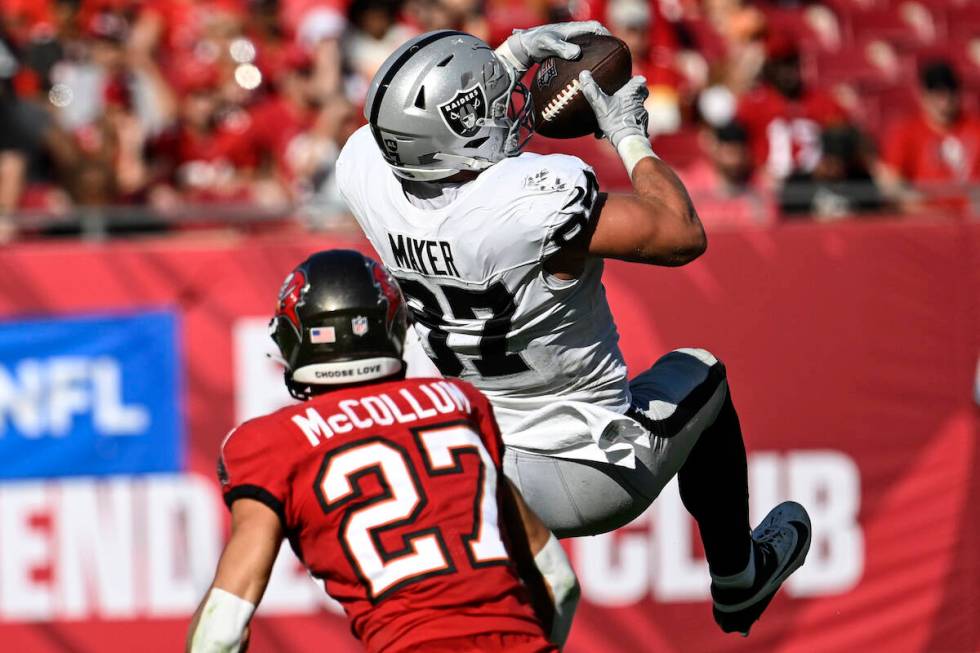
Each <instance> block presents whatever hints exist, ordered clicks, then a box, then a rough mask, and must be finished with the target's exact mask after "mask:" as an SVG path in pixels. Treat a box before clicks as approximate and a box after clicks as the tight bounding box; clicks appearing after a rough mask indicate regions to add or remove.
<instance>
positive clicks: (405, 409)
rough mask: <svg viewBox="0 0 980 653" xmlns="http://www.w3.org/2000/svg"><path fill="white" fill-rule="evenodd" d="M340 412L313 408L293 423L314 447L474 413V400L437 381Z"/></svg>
mask: <svg viewBox="0 0 980 653" xmlns="http://www.w3.org/2000/svg"><path fill="white" fill-rule="evenodd" d="M337 408H339V409H340V410H339V411H338V412H335V413H331V414H330V415H322V414H321V413H320V412H319V411H318V410H317V409H316V408H314V407H312V406H311V407H309V408H307V409H306V411H305V412H304V414H302V415H293V416H292V422H293V424H295V425H296V426H297V427H299V429H300V430H301V431H302V432H303V435H304V436H306V439H307V440H309V442H310V445H311V446H314V447H315V446H317V445H318V444H320V442H321V441H322V440H323V439H329V438H332V437H333V436H334V435H336V434H339V433H350V432H351V431H353V430H355V429H359V430H363V429H370V428H376V427H378V426H390V425H392V424H394V423H396V422H397V423H398V424H409V423H411V422H416V421H419V420H423V419H428V418H430V417H435V416H436V415H446V414H449V413H452V412H455V411H463V412H467V413H468V412H469V411H470V401H469V399H467V397H466V395H465V394H464V393H463V391H462V390H460V389H459V387H457V386H456V385H454V384H453V383H450V382H448V381H433V382H432V383H426V384H422V385H419V386H418V387H417V388H414V389H413V388H400V389H399V390H398V392H392V393H390V394H389V393H386V392H381V393H378V394H372V395H365V396H362V397H359V398H357V399H344V400H342V401H340V402H338V403H337Z"/></svg>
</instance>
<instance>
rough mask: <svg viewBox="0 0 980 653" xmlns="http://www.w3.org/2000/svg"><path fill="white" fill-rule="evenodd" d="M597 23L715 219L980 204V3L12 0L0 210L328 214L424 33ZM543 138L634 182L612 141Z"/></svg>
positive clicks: (491, 36) (2, 101) (613, 180)
mask: <svg viewBox="0 0 980 653" xmlns="http://www.w3.org/2000/svg"><path fill="white" fill-rule="evenodd" d="M587 19H597V20H601V21H602V22H603V23H605V24H606V25H607V26H608V27H609V28H610V29H611V30H612V31H613V33H614V34H615V35H617V36H619V37H620V38H622V39H623V40H624V41H625V42H626V43H627V44H628V45H629V47H630V50H631V52H632V55H633V62H634V68H635V72H636V73H637V74H643V75H645V76H646V78H647V82H648V85H649V87H650V98H649V100H648V109H649V110H650V116H651V133H652V135H653V136H654V149H655V150H656V151H657V152H658V153H659V154H660V155H661V156H662V157H663V158H664V159H665V160H667V161H668V162H670V163H672V164H673V165H675V167H676V168H677V169H678V171H679V173H680V175H681V177H682V178H683V179H684V181H685V182H686V184H687V185H688V188H689V190H690V191H691V194H692V196H693V198H694V200H695V203H696V205H697V207H698V209H699V213H700V214H701V216H702V219H703V220H704V221H705V222H706V223H708V224H709V225H712V224H714V225H722V224H769V223H772V222H774V221H776V220H780V219H793V218H796V217H808V218H815V219H834V218H838V217H843V216H852V215H855V214H858V215H874V214H883V213H889V214H895V213H917V214H927V215H930V216H969V215H974V214H975V213H977V211H975V210H974V207H973V202H972V198H971V192H970V189H971V188H972V186H973V184H974V183H975V182H976V181H978V178H980V119H978V118H977V114H976V113H975V110H976V109H977V108H978V107H977V106H976V105H977V91H978V90H980V3H976V2H973V1H972V0H822V1H821V2H807V1H804V0H757V1H755V2H753V1H750V0H580V1H578V2H572V3H561V2H557V1H555V0H142V1H140V0H0V217H2V216H21V215H31V214H42V215H67V214H72V213H78V212H85V211H93V210H98V209H99V208H100V207H115V209H116V210H120V208H121V209H122V210H124V211H125V210H126V208H127V207H129V209H130V210H131V211H132V212H134V213H135V212H143V213H145V214H147V215H157V216H167V215H184V216H187V215H189V214H196V215H197V216H198V217H202V218H204V221H205V222H206V221H207V217H208V216H217V215H225V216H233V215H236V214H243V212H248V211H253V212H254V211H256V210H260V211H261V210H265V211H270V212H279V213H283V214H291V215H298V214H302V215H304V216H307V220H308V221H310V222H312V223H313V225H314V226H316V225H325V226H329V225H330V222H329V219H327V218H332V216H337V215H342V214H343V213H344V207H343V204H342V202H341V201H340V199H339V197H338V196H337V194H336V192H335V189H334V187H333V183H332V179H333V165H334V162H335V160H336V156H337V153H338V151H339V149H340V148H341V147H342V146H343V144H344V142H345V141H346V139H347V137H348V136H349V135H350V134H351V133H352V132H353V131H354V130H355V129H357V127H358V126H359V125H360V124H362V123H363V118H362V116H361V105H362V102H363V99H364V96H365V93H366V91H367V86H368V84H369V82H370V80H371V78H372V76H373V74H374V72H375V71H376V70H377V68H378V67H379V66H380V64H381V63H382V62H383V61H384V59H385V58H386V57H387V56H388V54H389V53H390V52H392V51H393V50H394V49H395V48H396V47H397V46H398V45H400V44H401V43H402V42H403V41H404V40H406V39H407V38H409V37H410V36H412V35H414V34H416V33H419V32H423V31H428V30H432V29H440V28H454V29H461V30H464V31H467V32H470V33H473V34H475V35H477V36H479V37H481V38H484V39H485V40H487V41H489V42H490V43H491V44H493V45H496V44H498V43H499V42H501V41H502V40H503V39H504V38H506V36H507V35H508V34H509V33H510V32H511V30H512V29H514V28H523V27H529V26H533V25H537V24H541V23H546V22H553V21H559V20H587ZM532 145H533V147H532V149H538V150H539V151H569V150H571V151H572V153H579V154H582V155H583V156H584V157H585V158H587V160H589V161H590V162H592V163H594V165H596V167H597V168H598V169H599V173H600V177H602V178H603V179H604V180H605V181H606V182H607V186H615V185H616V184H626V183H628V180H625V178H624V175H623V173H622V170H621V166H619V164H618V161H617V160H616V159H615V154H613V153H611V150H610V149H609V148H604V149H603V147H602V145H601V144H600V143H598V142H596V141H594V140H592V139H579V140H578V141H573V142H567V143H563V142H555V141H550V142H549V141H547V140H546V139H541V138H537V139H534V140H532ZM325 220H326V222H325ZM17 224H18V223H15V222H14V221H13V220H12V219H11V218H9V217H7V218H6V219H5V220H4V221H3V222H2V223H0V232H3V233H5V234H6V235H7V237H9V236H10V235H11V234H12V233H13V232H14V231H15V230H16V229H17V228H18V227H17V226H16V225H17ZM3 233H0V238H2V237H3Z"/></svg>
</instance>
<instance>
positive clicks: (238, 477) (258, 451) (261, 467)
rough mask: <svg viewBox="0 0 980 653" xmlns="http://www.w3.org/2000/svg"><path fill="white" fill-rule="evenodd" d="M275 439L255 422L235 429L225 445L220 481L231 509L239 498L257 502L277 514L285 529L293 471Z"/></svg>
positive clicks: (223, 444)
mask: <svg viewBox="0 0 980 653" xmlns="http://www.w3.org/2000/svg"><path fill="white" fill-rule="evenodd" d="M274 439H275V434H270V433H266V432H263V431H262V430H261V428H260V427H257V426H256V425H255V424H253V423H252V422H246V423H245V424H242V425H241V426H239V427H238V428H236V429H235V430H233V431H232V432H231V433H229V434H228V436H227V437H226V438H225V441H224V443H222V445H221V454H220V456H219V457H218V480H220V481H221V491H222V495H223V498H224V501H225V505H227V506H228V508H229V509H230V508H231V504H233V503H234V502H235V501H237V500H238V499H254V500H255V501H259V502H260V503H263V504H265V505H266V506H267V507H268V508H269V509H270V510H272V511H273V512H274V513H276V515H278V516H279V521H280V522H282V525H283V529H284V530H285V529H286V500H287V497H288V491H289V485H288V478H289V470H288V469H287V466H286V464H285V463H284V462H283V461H282V460H281V456H280V455H278V454H277V452H276V450H275V448H274V447H273V446H271V443H272V442H273V441H274Z"/></svg>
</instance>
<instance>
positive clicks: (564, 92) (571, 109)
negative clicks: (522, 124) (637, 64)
mask: <svg viewBox="0 0 980 653" xmlns="http://www.w3.org/2000/svg"><path fill="white" fill-rule="evenodd" d="M568 40H569V41H570V42H571V43H575V44H576V45H579V46H580V47H581V48H582V54H581V56H580V57H579V58H577V59H575V60H573V61H566V60H564V59H559V58H557V57H551V58H549V59H545V60H544V61H542V62H541V66H540V67H539V68H538V70H537V73H535V75H534V80H533V81H532V82H531V89H530V91H531V98H532V99H533V101H534V131H535V132H537V133H538V134H541V135H542V136H547V137H548V138H577V137H579V136H586V135H588V134H594V133H596V132H597V131H598V129H599V125H598V123H597V122H596V118H595V114H594V113H593V111H592V107H591V106H589V103H588V101H586V99H585V97H584V96H583V95H582V89H581V84H580V83H579V80H578V74H579V72H581V71H583V70H588V71H590V72H591V73H592V77H593V79H595V81H596V83H597V84H598V85H599V88H601V89H602V90H603V92H605V93H606V94H607V95H612V94H613V93H615V92H616V91H618V90H619V89H620V88H621V87H622V86H623V85H625V84H626V82H628V81H629V80H630V75H631V74H632V70H633V59H632V57H630V51H629V48H627V47H626V44H625V43H623V42H622V41H620V40H619V39H617V38H616V37H614V36H604V35H601V34H587V35H584V36H575V37H572V38H570V39H568Z"/></svg>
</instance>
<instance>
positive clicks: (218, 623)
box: [191, 587, 255, 653]
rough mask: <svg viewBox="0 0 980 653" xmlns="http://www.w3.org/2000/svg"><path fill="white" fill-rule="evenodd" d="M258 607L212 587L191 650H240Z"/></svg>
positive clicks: (223, 652)
mask: <svg viewBox="0 0 980 653" xmlns="http://www.w3.org/2000/svg"><path fill="white" fill-rule="evenodd" d="M253 612H255V606H254V605H253V604H251V603H249V602H248V601H246V600H245V599H243V598H240V597H238V596H235V595H234V594H232V593H231V592H226V591H225V590H223V589H219V588H217V587H213V588H211V592H210V593H209V594H208V600H207V602H205V604H204V607H203V608H202V609H201V618H200V619H199V620H198V622H197V629H196V630H195V631H194V637H193V638H192V640H191V653H238V651H239V649H240V648H241V645H242V634H243V633H244V632H245V626H247V625H248V621H249V619H251V618H252V613H253Z"/></svg>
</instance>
